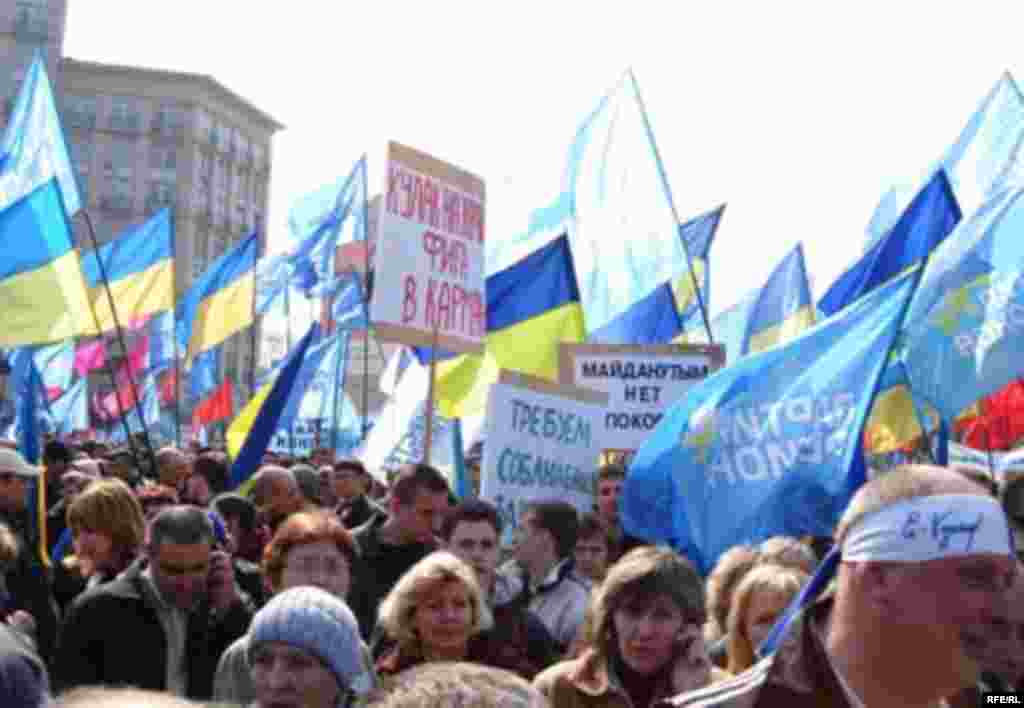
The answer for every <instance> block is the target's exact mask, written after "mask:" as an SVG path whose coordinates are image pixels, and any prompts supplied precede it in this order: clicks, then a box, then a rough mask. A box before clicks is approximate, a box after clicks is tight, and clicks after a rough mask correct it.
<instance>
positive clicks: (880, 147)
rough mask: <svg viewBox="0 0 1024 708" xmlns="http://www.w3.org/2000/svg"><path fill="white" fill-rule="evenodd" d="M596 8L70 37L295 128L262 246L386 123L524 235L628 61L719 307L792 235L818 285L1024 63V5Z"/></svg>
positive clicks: (304, 2) (245, 6) (377, 160)
mask: <svg viewBox="0 0 1024 708" xmlns="http://www.w3.org/2000/svg"><path fill="white" fill-rule="evenodd" d="M597 5H598V3H594V2H578V3H577V2H564V1H561V0H555V1H551V0H548V2H543V3H539V2H538V3H534V2H516V3H508V4H506V3H500V4H499V3H496V2H482V3H461V2H460V3H455V2H451V3H446V2H435V3H423V2H416V3H412V2H410V3H405V2H395V1H393V2H389V3H376V2H344V3H325V2H312V1H310V0H293V2H290V3H272V2H266V3H260V2H239V1H237V0H218V1H216V2H214V1H213V0H204V1H203V2H199V1H198V0H177V2H174V3H160V4H159V5H158V4H156V3H151V2H124V1H123V0H122V1H118V0H70V10H69V17H68V27H67V37H66V43H65V53H66V54H67V55H68V56H71V57H74V58H76V59H84V60H92V61H100V62H110V63H120V64H138V65H142V66H148V67H155V68H162V69H169V70H175V71H188V72H198V73H204V74H210V75H212V76H213V77H215V78H216V79H217V80H218V81H220V82H222V83H223V84H225V85H226V86H228V87H229V88H231V89H232V90H233V91H235V92H237V93H239V94H241V95H242V96H244V97H245V98H247V99H248V100H250V101H252V102H253V103H255V104H256V105H257V106H259V107H260V108H262V109H263V110H265V111H266V112H268V113H270V114H271V115H272V116H274V117H275V118H277V119H278V120H279V121H280V122H282V123H284V124H285V125H286V129H285V130H284V131H283V132H281V133H280V134H279V135H278V136H277V138H276V139H275V141H274V148H273V149H274V166H273V174H272V184H271V205H270V238H271V240H272V241H274V240H279V239H280V238H281V237H282V235H283V231H284V228H285V226H284V225H285V220H286V217H287V211H288V207H289V205H290V204H291V202H292V201H293V200H294V199H295V198H296V197H298V196H299V195H301V194H302V193H303V192H306V191H309V190H311V189H313V188H314V187H316V186H318V185H320V184H323V183H325V182H329V181H333V180H335V179H337V178H338V177H340V176H341V175H343V174H344V173H347V171H348V170H349V169H350V167H351V165H352V163H353V162H354V161H355V160H356V159H357V158H358V157H359V155H361V154H362V153H363V152H368V153H369V154H370V156H371V162H370V167H371V175H370V179H371V190H372V191H379V189H380V185H381V184H382V182H383V176H382V174H381V163H382V156H383V146H384V144H385V142H386V141H387V140H389V139H394V140H399V141H401V142H403V143H406V144H408V145H412V146H415V147H417V148H419V149H422V150H424V151H427V152H430V153H432V154H434V155H436V156H438V157H440V158H442V159H445V160H448V161H450V162H454V163H456V164H458V165H460V166H463V167H465V168H466V169H469V170H471V171H473V172H476V173H478V174H480V175H482V176H483V177H484V178H485V179H486V180H487V192H488V206H487V208H488V214H487V221H488V238H491V239H500V238H502V237H503V236H511V235H512V234H516V233H519V232H521V231H522V230H523V229H524V228H525V226H526V223H527V217H528V215H529V211H530V210H531V209H532V208H535V207H538V206H543V205H546V204H547V203H548V202H549V201H550V200H551V198H552V197H553V196H554V195H555V194H556V193H557V191H558V189H559V185H560V180H561V176H562V168H563V166H564V164H565V158H566V152H567V149H568V146H569V143H570V141H571V139H572V137H573V135H574V133H575V131H576V128H577V126H578V124H579V123H580V121H581V120H582V119H583V118H584V117H585V116H586V114H587V113H588V112H589V111H590V110H592V109H593V107H594V106H595V105H596V103H597V102H598V100H599V99H600V98H601V96H602V95H603V94H604V93H605V92H606V91H607V90H608V89H609V88H610V87H611V86H612V85H613V84H615V82H616V81H617V79H618V77H619V76H620V75H621V73H622V71H623V70H624V69H626V68H627V67H632V68H633V70H634V72H635V74H636V77H637V79H638V81H639V83H640V88H641V91H642V92H643V95H644V98H645V101H646V103H647V108H648V111H649V114H650V118H651V121H652V123H653V127H654V131H655V135H656V138H657V141H658V144H659V146H660V149H661V152H662V156H663V158H664V161H665V164H666V168H667V171H668V175H669V179H670V181H671V184H672V190H673V192H674V195H675V199H676V202H677V205H678V207H679V211H680V215H681V216H682V217H684V218H685V217H687V216H692V215H695V214H697V213H698V212H701V211H703V210H706V209H708V208H710V207H712V206H714V205H716V204H718V203H720V202H728V203H729V208H728V210H727V212H726V216H725V220H724V221H723V223H722V228H721V230H720V232H719V235H718V239H717V241H716V244H715V246H714V249H713V251H712V283H713V285H712V291H713V292H712V298H713V300H712V303H711V309H712V311H713V312H717V311H720V310H722V309H724V308H726V307H727V306H729V305H731V304H732V303H733V302H734V301H735V300H737V299H738V298H739V296H740V295H741V294H743V293H744V292H746V291H747V290H749V289H751V288H752V287H755V286H757V285H759V284H760V283H762V282H763V280H764V279H765V278H766V277H767V275H768V273H769V272H770V270H771V269H772V267H773V266H774V265H775V263H776V262H777V261H778V260H779V259H781V258H782V256H783V255H785V253H786V252H787V251H788V250H789V249H790V248H792V246H793V245H794V244H795V243H796V242H797V241H799V240H803V241H804V247H805V252H806V256H807V261H808V267H809V269H810V271H811V273H812V276H813V279H814V281H815V290H816V292H817V293H818V294H819V295H820V293H821V292H822V291H823V289H824V288H825V287H827V285H828V284H829V283H830V282H831V281H832V279H833V278H834V277H835V276H836V275H837V274H838V273H839V272H840V271H841V270H842V268H843V267H844V266H845V265H846V264H847V263H849V262H850V261H851V260H852V259H853V258H854V257H855V256H856V254H857V253H859V251H860V249H861V247H862V244H863V234H864V229H865V226H866V224H867V221H868V218H869V217H870V215H871V212H872V210H873V209H874V206H875V204H876V203H877V201H878V199H879V197H880V196H881V194H882V193H883V191H885V190H886V189H887V188H888V186H889V185H891V184H893V183H894V182H897V181H908V180H911V179H912V178H914V177H915V176H917V175H918V173H919V172H920V171H921V170H922V169H924V168H925V167H926V166H927V165H928V164H929V163H930V162H931V161H932V160H934V159H935V158H937V157H938V156H939V154H940V153H941V152H942V151H943V150H944V148H945V147H946V146H948V145H949V144H950V143H951V142H952V141H953V139H954V138H955V137H956V134H957V133H958V132H959V130H960V128H961V127H962V125H963V124H964V123H965V122H966V120H967V118H968V116H969V115H970V114H971V112H972V111H973V110H974V108H975V107H976V106H977V104H978V102H979V101H980V100H981V98H982V97H983V96H984V95H985V93H986V92H987V91H988V90H989V88H990V87H991V85H992V84H993V83H994V82H995V81H996V80H997V79H998V78H999V76H1000V74H1001V72H1003V71H1004V70H1010V71H1012V72H1013V73H1014V74H1015V75H1016V76H1018V77H1019V78H1021V79H1024V54H1022V52H1021V49H1020V47H1021V46H1022V39H1021V36H1022V33H1024V30H1022V27H1024V23H1022V22H1021V19H1022V16H1024V9H1022V8H1024V5H1022V4H1021V3H992V2H973V3H970V4H967V3H949V4H945V3H942V4H940V3H933V2H909V1H906V0H900V1H899V2H893V1H892V0H889V1H888V2H880V3H869V2H860V3H843V4H840V3H833V2H828V3H795V2H730V1H726V0H717V1H715V2H701V3H696V2H672V3H666V2H657V3H655V2H651V3H646V2H635V1H634V2H628V3H614V8H615V9H608V10H602V9H598V7H597ZM606 5H612V3H607V4H606ZM940 5H941V7H940ZM945 7H949V8H950V9H944V8H945ZM953 8H955V9H953Z"/></svg>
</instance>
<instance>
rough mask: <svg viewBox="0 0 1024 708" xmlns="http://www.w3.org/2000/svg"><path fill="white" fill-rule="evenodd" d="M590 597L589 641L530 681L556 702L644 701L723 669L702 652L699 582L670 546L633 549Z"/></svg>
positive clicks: (566, 705) (642, 705) (584, 707)
mask: <svg viewBox="0 0 1024 708" xmlns="http://www.w3.org/2000/svg"><path fill="white" fill-rule="evenodd" d="M592 603H593V605H592V608H591V609H592V613H593V617H592V619H593V622H592V624H591V635H590V637H589V646H588V647H587V648H586V649H585V650H584V651H583V653H582V654H581V655H580V657H579V658H578V659H574V660H572V661H563V662H562V663H560V664H556V665H555V666H552V667H551V668H549V669H548V670H547V671H545V672H544V673H542V674H541V675H540V676H538V677H537V678H536V680H535V681H534V686H536V687H537V688H538V689H539V690H540V691H541V693H543V694H544V695H546V696H547V698H548V700H549V701H550V702H551V705H552V707H553V708H598V707H600V708H618V707H619V706H621V707H622V708H648V707H649V706H651V705H652V704H653V703H655V702H656V701H657V700H659V699H662V698H666V697H668V696H672V695H674V694H676V693H679V692H681V691H688V690H693V689H694V688H698V687H702V686H706V685H707V684H709V683H711V682H712V681H713V680H718V679H721V678H725V677H726V676H728V674H726V673H725V672H723V671H721V670H720V669H717V668H714V667H712V666H711V662H710V661H709V660H708V657H707V652H706V651H705V647H704V639H703V634H702V630H701V628H702V626H703V624H704V586H703V582H702V581H701V578H700V576H699V575H698V574H697V571H696V570H695V569H694V567H693V566H692V565H691V564H690V563H689V562H688V561H686V560H685V559H684V558H682V557H681V556H679V555H678V554H676V553H675V552H674V551H672V550H670V549H668V548H655V547H652V546H644V547H642V548H637V549H634V550H632V551H630V552H629V553H627V554H626V555H625V556H623V557H622V559H621V560H619V561H618V562H617V563H616V564H615V565H613V566H612V567H611V568H610V569H609V570H608V574H607V575H606V576H605V579H604V581H603V582H602V583H601V584H600V585H599V586H598V587H597V588H595V590H594V594H593V599H592Z"/></svg>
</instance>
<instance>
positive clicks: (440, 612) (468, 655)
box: [377, 551, 507, 676]
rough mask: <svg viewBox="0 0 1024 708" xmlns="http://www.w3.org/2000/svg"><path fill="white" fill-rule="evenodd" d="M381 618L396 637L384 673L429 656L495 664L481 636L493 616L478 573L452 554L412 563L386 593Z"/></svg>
mask: <svg viewBox="0 0 1024 708" xmlns="http://www.w3.org/2000/svg"><path fill="white" fill-rule="evenodd" d="M379 617H380V619H379V622H380V627H381V629H383V630H384V633H385V635H386V636H387V637H388V638H389V639H390V640H392V641H394V642H395V645H394V646H393V647H392V648H391V649H390V650H389V651H388V652H387V653H385V654H384V655H383V656H382V657H381V658H380V659H379V660H378V662H377V672H378V673H379V674H380V675H381V676H389V675H394V674H397V673H400V672H401V671H404V670H405V669H408V668H410V667H412V666H416V665H418V664H422V663H425V662H429V661H473V662H476V663H480V664H488V665H491V666H497V663H496V662H495V661H494V657H491V656H489V655H487V650H486V648H485V647H486V646H487V643H486V642H485V641H483V637H482V636H481V635H482V634H483V633H484V632H486V631H487V630H489V629H490V628H491V626H492V624H493V619H492V616H491V611H490V609H489V608H488V606H487V601H486V598H485V596H484V593H483V591H482V590H481V589H480V586H479V584H478V583H477V580H476V573H475V572H474V571H473V569H472V568H471V567H469V566H468V565H467V564H466V563H464V562H462V561H461V560H459V559H458V558H456V557H455V556H454V555H452V554H451V553H447V552H443V551H439V552H436V553H431V554H430V555H429V556H427V557H426V558H424V559H423V560H421V561H420V562H418V563H417V564H416V565H414V566H413V567H412V568H410V569H409V570H408V572H406V574H405V575H403V576H402V577H401V578H400V579H399V581H398V583H396V584H395V587H394V588H392V590H391V592H390V593H388V596H387V597H386V598H384V602H383V603H381V606H380V615H379ZM499 668H507V667H501V666H499Z"/></svg>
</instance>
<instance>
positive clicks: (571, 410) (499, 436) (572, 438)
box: [480, 371, 608, 532]
mask: <svg viewBox="0 0 1024 708" xmlns="http://www.w3.org/2000/svg"><path fill="white" fill-rule="evenodd" d="M607 403H608V396H607V394H604V393H600V392H598V391H591V390H588V389H581V388H578V387H575V386H564V385H560V384H555V383H551V382H549V381H544V380H542V379H537V378H534V377H531V376H525V375H523V374H518V373H514V372H510V371H502V372H501V375H500V377H499V379H498V383H496V384H493V385H492V386H491V392H490V396H489V398H488V401H487V418H486V423H485V425H486V430H487V432H486V434H485V438H486V440H487V443H486V444H485V445H484V456H483V464H482V466H481V471H480V496H481V498H483V499H486V500H487V501H490V502H492V503H493V504H494V505H495V506H497V507H498V511H499V513H500V514H501V516H502V519H503V521H504V524H505V528H506V529H507V530H508V531H509V532H511V531H512V530H513V529H514V528H515V527H516V524H517V523H518V520H519V517H520V515H521V513H522V510H523V508H524V507H525V505H526V504H529V503H530V502H537V501H551V500H558V501H567V502H569V503H570V504H572V505H573V506H575V507H576V508H577V509H578V510H579V511H580V512H581V513H586V512H589V511H592V510H593V507H594V473H595V470H596V468H597V462H598V457H599V456H600V454H601V421H602V418H603V417H604V411H605V406H606V405H607Z"/></svg>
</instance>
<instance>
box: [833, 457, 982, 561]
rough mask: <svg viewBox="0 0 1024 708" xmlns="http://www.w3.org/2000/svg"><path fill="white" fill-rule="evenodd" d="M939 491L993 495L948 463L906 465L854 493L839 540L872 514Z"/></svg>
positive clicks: (841, 540) (838, 529) (844, 518)
mask: <svg viewBox="0 0 1024 708" xmlns="http://www.w3.org/2000/svg"><path fill="white" fill-rule="evenodd" d="M939 494H973V495H978V496H991V495H990V494H989V492H988V490H987V489H985V488H984V487H983V486H981V485H980V484H977V483H976V482H973V481H971V480H970V479H968V478H966V477H964V476H963V475H961V474H958V473H956V472H954V471H952V470H949V469H946V468H945V467H936V466H934V465H903V466H901V467H897V468H896V469H894V470H892V471H891V472H887V473H886V474H883V475H880V476H878V477H875V478H874V479H873V480H871V481H870V482H868V483H867V484H865V485H864V486H863V487H861V488H860V490H859V491H858V492H857V493H856V494H854V495H853V499H851V500H850V504H849V506H847V507H846V511H845V512H844V513H843V516H842V518H841V519H840V520H839V525H838V526H837V527H836V534H835V538H836V542H837V543H842V542H843V540H844V539H845V538H846V536H847V534H848V533H849V530H850V529H851V528H852V527H853V526H854V525H856V524H857V522H858V521H860V520H861V519H863V518H864V517H865V516H867V515H868V514H871V513H873V512H875V511H878V510H879V509H883V508H885V507H887V506H891V505H893V504H896V503H898V502H901V501H905V500H907V499H915V498H917V497H931V496H936V495H939Z"/></svg>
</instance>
